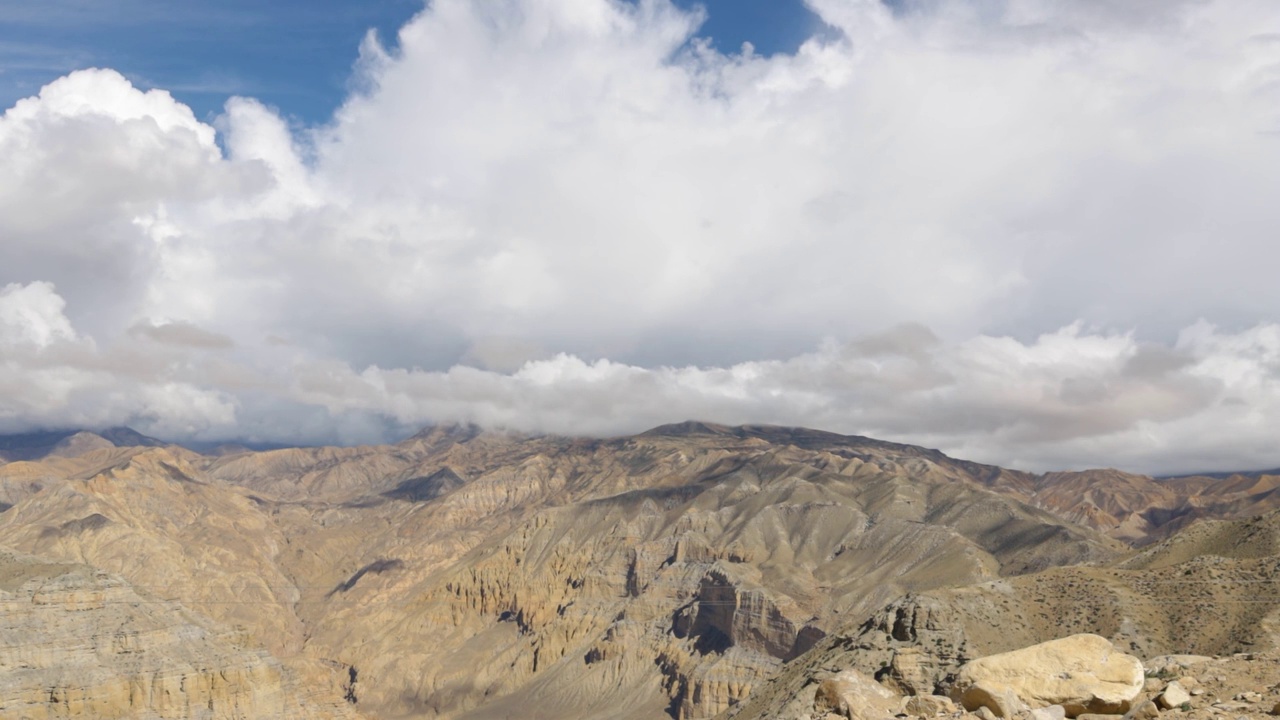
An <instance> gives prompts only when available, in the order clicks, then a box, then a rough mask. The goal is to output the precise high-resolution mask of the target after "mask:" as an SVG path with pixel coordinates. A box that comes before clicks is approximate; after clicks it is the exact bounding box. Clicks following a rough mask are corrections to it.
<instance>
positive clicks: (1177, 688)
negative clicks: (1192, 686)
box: [1156, 680, 1191, 710]
mask: <svg viewBox="0 0 1280 720" xmlns="http://www.w3.org/2000/svg"><path fill="white" fill-rule="evenodd" d="M1187 702H1191V693H1189V692H1187V690H1186V688H1184V687H1182V685H1180V684H1179V683H1178V681H1177V680H1174V681H1173V682H1171V683H1169V684H1168V685H1165V686H1164V690H1162V691H1161V692H1160V694H1159V695H1157V696H1156V704H1157V705H1159V706H1160V709H1162V710H1172V709H1173V708H1176V707H1179V706H1181V705H1182V703H1187Z"/></svg>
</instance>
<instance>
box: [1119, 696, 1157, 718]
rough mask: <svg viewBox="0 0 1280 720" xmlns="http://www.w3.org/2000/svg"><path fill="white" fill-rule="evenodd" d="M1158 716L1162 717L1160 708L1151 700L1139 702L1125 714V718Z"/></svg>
mask: <svg viewBox="0 0 1280 720" xmlns="http://www.w3.org/2000/svg"><path fill="white" fill-rule="evenodd" d="M1157 717H1160V708H1158V707H1156V704H1155V703H1154V702H1152V701H1150V700H1144V701H1142V702H1141V703H1138V704H1137V705H1135V706H1133V708H1132V709H1130V710H1129V712H1127V713H1125V714H1124V720H1155V718H1157Z"/></svg>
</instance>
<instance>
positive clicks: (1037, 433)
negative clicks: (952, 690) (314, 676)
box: [0, 0, 1280, 470]
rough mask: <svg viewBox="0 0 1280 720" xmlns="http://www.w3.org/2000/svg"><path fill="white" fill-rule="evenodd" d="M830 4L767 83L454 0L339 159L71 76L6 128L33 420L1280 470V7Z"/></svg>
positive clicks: (655, 20)
mask: <svg viewBox="0 0 1280 720" xmlns="http://www.w3.org/2000/svg"><path fill="white" fill-rule="evenodd" d="M810 7H811V9H812V10H813V11H814V12H815V13H816V14H817V15H818V16H819V17H820V18H821V19H822V20H823V21H824V22H825V23H826V24H827V25H828V26H830V28H834V29H835V30H836V32H828V33H824V34H822V35H821V36H816V37H814V38H813V39H811V40H809V41H808V42H806V43H805V44H804V45H803V46H802V47H800V49H799V50H797V51H796V52H795V53H794V54H790V55H788V54H779V55H774V56H770V57H759V56H756V55H754V54H752V53H751V52H749V51H744V52H742V53H739V54H729V55H726V54H722V53H720V52H717V51H716V50H714V49H712V48H711V47H710V45H708V44H707V43H705V42H702V41H699V40H698V39H697V37H696V33H697V28H698V25H699V23H700V22H701V20H702V17H701V15H700V14H698V13H696V12H685V11H681V10H680V9H678V8H676V7H675V6H673V5H672V4H670V3H669V2H667V0H641V1H640V2H637V3H629V2H621V1H618V0H494V2H485V3H476V2H469V1H466V0H433V1H432V2H431V3H429V4H428V5H427V6H426V8H425V9H424V10H423V11H422V12H421V13H420V14H419V15H418V16H416V17H415V18H414V19H413V20H411V21H410V22H409V23H408V24H407V25H406V26H405V27H404V28H403V29H402V30H401V32H400V36H399V42H398V44H397V49H396V50H395V51H389V50H387V49H385V48H383V47H382V46H380V45H379V44H378V43H377V41H376V39H374V38H372V37H371V38H370V39H368V40H366V42H365V45H364V47H363V48H362V60H361V63H360V66H359V67H358V68H357V71H356V72H357V75H358V77H357V82H355V83H354V84H353V86H354V87H356V88H357V90H355V91H353V93H352V95H351V96H350V97H349V98H348V99H347V100H346V102H345V103H344V104H343V106H342V107H341V109H340V110H339V111H338V112H337V113H336V115H335V116H334V118H333V120H332V122H331V123H329V124H327V125H325V126H324V127H320V128H313V129H307V130H297V129H295V128H290V126H289V125H288V124H287V123H286V122H285V121H284V120H282V119H281V118H280V117H279V116H278V114H277V113H275V112H274V111H273V110H272V109H271V108H269V107H266V106H264V105H262V104H261V103H259V102H257V101H255V100H253V99H251V98H233V99H232V100H231V101H229V102H228V104H227V106H226V112H225V113H224V114H223V115H222V116H221V117H220V118H219V119H218V120H217V121H216V122H215V123H214V124H213V125H207V124H204V123H201V122H199V121H197V120H196V119H195V117H194V116H193V114H192V113H191V111H190V110H189V109H188V108H186V107H185V106H183V105H182V104H181V103H178V102H177V101H175V100H174V99H173V98H172V97H171V96H170V95H168V94H167V93H165V92H164V91H162V90H151V91H146V92H143V91H140V90H138V89H137V88H134V87H133V86H132V85H131V84H130V83H129V82H128V81H127V80H125V79H124V78H123V77H122V76H120V75H119V74H118V73H116V72H114V71H111V70H106V69H102V70H85V71H79V72H76V73H73V74H71V75H68V76H67V77H64V78H62V79H60V80H58V81H56V82H54V83H52V84H50V85H49V86H47V87H46V88H44V89H43V90H42V91H41V93H40V95H39V96H37V97H32V98H28V99H25V100H23V101H21V102H19V103H18V104H17V105H15V106H14V107H13V108H10V109H9V110H8V111H7V112H6V113H5V114H4V115H3V117H0V157H4V158H6V162H5V163H4V164H3V165H2V166H0V287H4V288H5V289H4V291H3V295H0V347H4V348H5V353H4V355H3V357H0V362H2V363H5V364H6V368H7V371H8V372H7V375H6V380H5V389H4V392H3V393H0V419H3V422H4V423H5V425H6V427H8V428H20V427H31V426H35V425H51V424H62V425H65V424H92V423H98V424H105V423H115V422H134V423H137V424H140V425H144V426H145V428H146V429H148V430H150V431H152V432H157V433H164V432H167V433H170V434H173V435H176V436H191V437H204V438H212V437H232V436H235V435H237V434H239V435H252V436H255V437H258V438H261V439H281V440H292V441H356V440H360V441H367V440H379V439H386V438H389V437H391V436H393V435H394V434H396V433H400V432H404V431H407V430H408V429H411V428H412V427H413V426H415V425H417V424H421V423H425V422H432V421H443V420H454V419H461V420H475V421H480V422H484V423H488V424H495V425H503V426H507V427H514V428H520V429H528V430H550V431H558V432H581V433H590V434H607V433H614V432H625V431H632V430H638V429H643V428H644V427H645V426H648V425H653V424H657V423H660V422H667V421H673V420H680V419H685V418H689V417H696V418H703V419H709V420H716V421H721V422H739V421H744V422H745V421H751V422H777V423H787V424H799V425H808V426H816V427H823V428H827V429H833V430H840V431H846V432H858V433H864V434H870V435H876V436H881V437H886V438H890V439H898V440H905V441H909V442H921V443H925V444H930V445H934V446H939V447H942V448H943V449H945V450H948V451H951V452H954V453H957V454H960V455H962V456H967V457H973V458H976V459H983V460H990V461H996V462H1004V463H1010V464H1015V465H1023V466H1028V467H1031V466H1035V467H1050V466H1055V467H1078V466H1082V465H1090V464H1114V465H1124V466H1126V467H1133V468H1138V469H1163V470H1177V469H1200V468H1207V467H1245V466H1253V465H1280V452H1275V451H1272V450H1270V449H1268V447H1267V442H1266V438H1267V427H1268V426H1267V423H1268V422H1270V421H1271V420H1272V419H1273V418H1272V415H1273V414H1274V412H1275V410H1274V403H1275V400H1274V398H1275V387H1274V381H1273V380H1272V379H1271V378H1272V375H1273V370H1272V368H1273V367H1274V365H1275V362H1276V357H1275V355H1276V351H1275V349H1274V348H1275V342H1274V338H1275V336H1276V334H1277V330H1276V326H1275V325H1274V324H1273V323H1274V322H1275V321H1276V320H1277V318H1276V317H1275V313H1276V308H1277V307H1280V285H1276V284H1275V283H1274V282H1272V280H1271V278H1270V267H1271V266H1272V265H1273V264H1274V262H1272V261H1274V260H1275V259H1276V250H1275V249H1274V236H1275V230H1276V229H1277V228H1278V227H1280V205H1278V204H1277V203H1275V202H1274V188H1275V187H1277V186H1280V162H1276V155H1277V153H1278V152H1280V110H1277V108H1280V41H1277V38H1280V9H1277V7H1276V6H1275V4H1274V3H1271V2H1267V1H1266V0H1180V1H1178V2H1159V3H1156V2H1144V3H1131V4H1116V3H1107V2H1093V1H1090V2H1077V3H1063V2H1057V1H1056V0H1002V1H1001V2H994V3H992V2H981V3H978V2H974V3H941V2H934V1H933V0H908V1H907V2H900V3H894V4H893V5H892V6H889V5H886V4H882V3H880V2H875V1H873V0H812V1H811V2H810ZM1202 318H1207V320H1202ZM1210 323H1215V324H1210ZM885 328H892V329H891V330H888V331H886V330H885Z"/></svg>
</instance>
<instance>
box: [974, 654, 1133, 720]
mask: <svg viewBox="0 0 1280 720" xmlns="http://www.w3.org/2000/svg"><path fill="white" fill-rule="evenodd" d="M1144 681H1145V676H1144V674H1143V670H1142V662H1141V661H1140V660H1138V658H1136V657H1133V656H1132V655H1128V654H1125V653H1122V652H1119V651H1118V650H1116V649H1115V648H1114V647H1113V646H1112V645H1111V642H1110V641H1109V640H1107V639H1106V638H1103V637H1100V636H1098V635H1090V634H1081V635H1072V636H1070V637H1065V638H1060V639H1058V640H1051V641H1049V642H1046V643H1040V644H1039V645H1033V646H1031V647H1028V648H1023V649H1021V650H1014V651H1012V652H1007V653H1000V654H997V655H990V656H987V657H985V658H981V659H978V660H974V661H972V662H969V663H966V664H965V665H964V666H963V667H961V668H960V672H959V674H958V676H957V678H956V682H955V685H954V686H953V690H952V697H954V698H956V699H957V700H958V701H959V702H960V703H961V704H962V705H964V707H965V708H967V709H970V710H973V709H976V708H978V707H987V708H990V709H991V711H992V712H994V713H996V714H997V715H999V716H1001V717H1006V718H1007V717H1012V716H1013V714H1015V713H1016V712H1017V709H1016V706H1015V705H1012V704H1011V702H1010V701H1009V699H1008V698H1009V696H1010V695H1013V696H1014V697H1015V698H1017V699H1018V700H1020V701H1021V702H1023V703H1026V704H1027V705H1029V706H1030V707H1046V706H1049V705H1062V706H1063V708H1064V709H1065V710H1066V714H1067V716H1068V717H1076V716H1077V715H1080V714H1083V713H1086V712H1100V713H1123V712H1125V711H1127V710H1128V709H1129V707H1130V704H1131V703H1132V701H1133V699H1134V698H1136V697H1137V696H1138V694H1139V693H1140V692H1142V689H1143V685H1144Z"/></svg>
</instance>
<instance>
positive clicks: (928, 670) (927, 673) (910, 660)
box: [880, 647, 937, 695]
mask: <svg viewBox="0 0 1280 720" xmlns="http://www.w3.org/2000/svg"><path fill="white" fill-rule="evenodd" d="M936 665H937V662H936V661H935V660H933V658H931V657H929V656H928V655H926V654H925V653H924V651H922V650H921V649H920V648H914V647H908V648H898V649H897V650H895V651H894V653H893V659H892V660H890V661H889V672H888V673H887V674H886V675H885V677H884V678H883V679H882V680H881V681H880V682H881V683H882V684H884V685H885V686H887V687H889V688H890V689H893V690H896V691H897V692H898V693H901V694H902V695H931V694H932V693H933V687H934V677H935V675H936V674H937V667H936Z"/></svg>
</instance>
